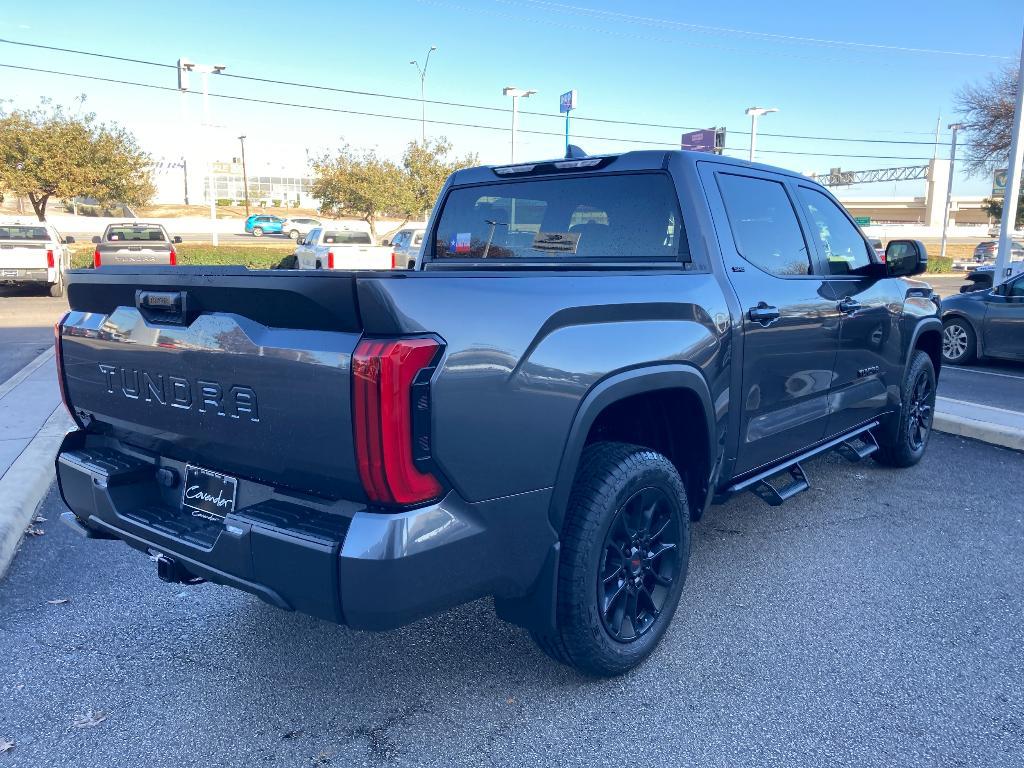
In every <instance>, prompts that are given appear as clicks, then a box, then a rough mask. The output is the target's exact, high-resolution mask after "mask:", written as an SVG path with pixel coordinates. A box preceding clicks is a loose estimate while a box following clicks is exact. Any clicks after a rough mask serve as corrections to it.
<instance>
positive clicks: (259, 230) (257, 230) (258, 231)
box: [252, 227, 263, 237]
mask: <svg viewBox="0 0 1024 768" xmlns="http://www.w3.org/2000/svg"><path fill="white" fill-rule="evenodd" d="M252 236H253V237H263V227H253V228H252Z"/></svg>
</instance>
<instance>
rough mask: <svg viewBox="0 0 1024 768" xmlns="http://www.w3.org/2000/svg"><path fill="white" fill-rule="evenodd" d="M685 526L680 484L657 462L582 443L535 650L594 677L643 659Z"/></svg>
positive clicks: (675, 572)
mask: <svg viewBox="0 0 1024 768" xmlns="http://www.w3.org/2000/svg"><path fill="white" fill-rule="evenodd" d="M645 509H649V510H651V512H650V513H649V514H650V517H649V518H648V519H647V521H646V525H645V523H644V519H645V515H644V510H645ZM689 520H690V513H689V505H688V504H687V500H686V491H685V489H684V487H683V482H682V480H681V479H680V477H679V473H678V472H677V471H676V468H675V467H674V466H673V464H672V462H670V461H669V460H668V459H667V458H665V457H664V456H662V455H661V454H660V453H657V452H655V451H652V450H650V449H647V448H642V447H640V446H636V445H628V444H626V443H610V442H609V443H594V444H592V445H589V446H587V447H586V448H585V449H584V451H583V456H582V458H581V460H580V466H579V470H578V471H577V473H576V479H575V482H574V484H573V488H572V492H571V494H570V497H569V508H568V511H567V514H566V519H565V524H564V526H563V531H562V537H561V558H560V562H559V570H558V582H557V590H558V594H557V595H556V629H555V631H554V632H553V633H550V634H548V633H540V632H536V631H534V632H533V633H532V634H533V639H534V640H535V641H536V643H537V644H538V645H539V646H540V647H541V649H542V650H544V652H545V653H547V654H548V655H549V656H551V657H552V658H553V659H555V660H556V661H560V662H562V663H564V664H568V665H569V666H572V667H574V668H575V669H577V670H578V671H580V672H582V673H584V674H588V675H594V676H600V677H611V676H614V675H620V674H623V673H624V672H628V671H629V670H630V669H633V668H634V667H635V666H637V665H638V664H640V662H642V661H643V660H644V659H646V658H647V657H648V656H649V655H650V654H651V652H652V651H653V650H654V649H655V647H657V645H658V642H659V641H660V640H661V638H662V636H663V635H664V634H665V631H666V629H667V628H668V626H669V624H670V622H671V621H672V616H673V615H674V614H675V611H676V606H677V605H678V604H679V596H680V595H681V594H682V591H683V585H684V583H685V582H686V572H687V566H688V564H689V558H690V525H689ZM645 531H646V533H645ZM623 542H625V544H623ZM630 542H632V544H630ZM625 547H630V549H629V551H625V552H624V549H625ZM666 582H667V583H666ZM638 585H640V586H639V587H638ZM627 624H628V626H627Z"/></svg>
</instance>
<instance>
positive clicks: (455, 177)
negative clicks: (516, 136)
mask: <svg viewBox="0 0 1024 768" xmlns="http://www.w3.org/2000/svg"><path fill="white" fill-rule="evenodd" d="M589 158H612V160H611V162H609V163H608V164H607V165H604V166H602V167H601V168H582V169H580V172H581V173H614V172H621V171H648V170H657V169H659V168H663V167H666V166H667V165H668V164H669V163H672V162H673V161H679V160H682V161H684V162H691V163H697V162H706V163H714V164H716V165H730V166H735V167H739V168H751V169H756V170H760V171H767V172H770V173H782V174H786V175H787V176H795V177H798V178H801V179H805V180H807V181H813V179H810V178H809V177H807V176H804V175H803V174H801V173H798V172H796V171H793V170H790V169H788V168H779V167H778V166H774V165H765V164H764V163H752V162H750V161H749V160H741V159H739V158H736V157H727V156H725V155H714V154H710V153H708V152H694V151H690V150H680V149H674V150H660V149H641V150H635V151H633V152H620V153H610V154H599V155H589V156H587V157H582V158H580V157H574V158H564V157H554V158H544V159H539V160H521V161H519V162H516V163H500V164H497V165H481V166H476V167H474V168H465V169H463V170H460V171H456V172H455V173H454V174H452V178H451V180H452V183H453V184H481V183H484V182H489V181H490V182H493V181H513V180H515V179H516V178H527V177H526V176H525V175H524V176H518V177H517V176H515V175H510V176H500V175H498V173H496V170H495V169H498V168H508V167H514V166H525V165H541V164H547V163H559V162H564V161H567V160H586V159H589ZM563 172H564V171H563ZM558 173H559V172H556V171H552V172H551V173H543V174H530V176H529V178H537V177H538V176H545V177H550V176H556V175H558Z"/></svg>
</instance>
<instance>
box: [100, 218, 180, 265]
mask: <svg viewBox="0 0 1024 768" xmlns="http://www.w3.org/2000/svg"><path fill="white" fill-rule="evenodd" d="M92 241H93V243H95V244H96V250H95V251H94V252H93V255H92V263H93V266H94V267H102V266H104V265H105V266H114V265H122V266H123V265H126V264H134V265H137V266H142V265H146V266H171V267H173V266H174V265H175V264H177V263H178V253H177V251H176V250H175V249H174V244H175V243H180V242H181V238H180V237H177V236H175V237H173V238H172V237H171V236H170V235H168V234H167V230H166V229H164V228H163V226H162V225H160V224H145V223H142V222H137V221H130V222H126V223H123V224H110V225H108V226H107V228H106V229H105V230H104V231H103V235H102V236H98V237H94V238H93V239H92Z"/></svg>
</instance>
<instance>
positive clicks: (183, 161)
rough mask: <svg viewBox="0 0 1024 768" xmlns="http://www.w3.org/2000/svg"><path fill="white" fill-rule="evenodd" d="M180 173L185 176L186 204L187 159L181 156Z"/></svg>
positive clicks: (186, 197)
mask: <svg viewBox="0 0 1024 768" xmlns="http://www.w3.org/2000/svg"><path fill="white" fill-rule="evenodd" d="M181 173H182V175H183V176H184V177H185V205H188V160H186V159H185V156H184V155H182V156H181Z"/></svg>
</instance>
